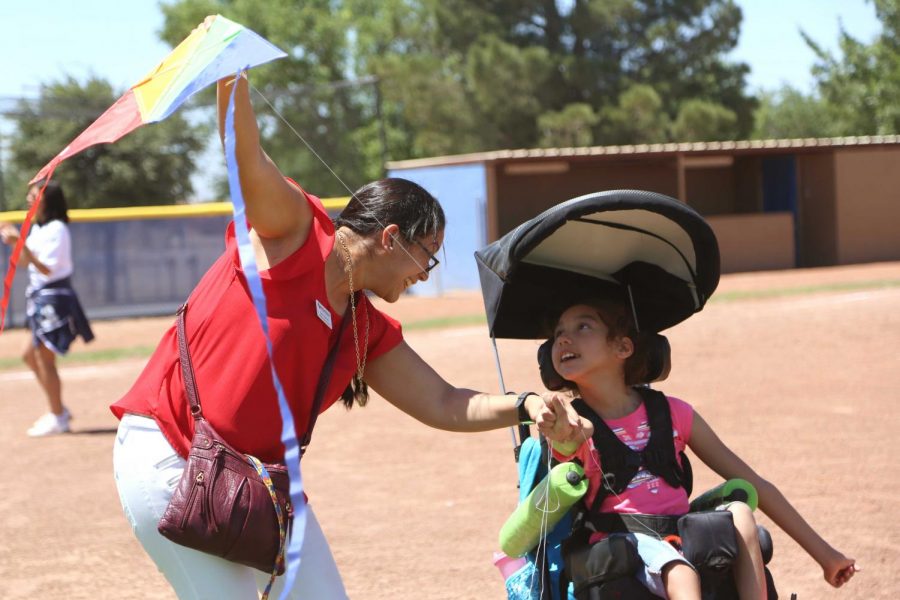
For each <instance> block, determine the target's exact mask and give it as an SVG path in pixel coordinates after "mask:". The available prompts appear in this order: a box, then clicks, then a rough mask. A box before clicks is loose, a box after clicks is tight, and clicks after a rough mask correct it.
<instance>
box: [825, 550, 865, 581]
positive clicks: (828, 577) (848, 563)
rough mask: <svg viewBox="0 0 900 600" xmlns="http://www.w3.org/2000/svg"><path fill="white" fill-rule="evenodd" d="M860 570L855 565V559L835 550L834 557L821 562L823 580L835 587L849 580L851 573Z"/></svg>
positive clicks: (851, 576)
mask: <svg viewBox="0 0 900 600" xmlns="http://www.w3.org/2000/svg"><path fill="white" fill-rule="evenodd" d="M861 570H862V569H860V568H859V567H857V566H856V560H854V559H852V558H847V557H846V556H844V555H843V554H841V553H840V552H836V554H835V556H834V557H832V558H830V559H828V560H827V561H825V562H824V563H822V573H823V574H824V576H825V581H827V582H828V583H830V584H831V585H833V586H834V587H836V588H839V587H841V586H842V585H844V584H845V583H847V582H848V581H850V579H852V578H853V575H854V574H855V573H856V572H857V571H861Z"/></svg>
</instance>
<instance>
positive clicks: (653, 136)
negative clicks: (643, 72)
mask: <svg viewBox="0 0 900 600" xmlns="http://www.w3.org/2000/svg"><path fill="white" fill-rule="evenodd" d="M601 122H602V126H601V131H602V134H601V138H600V139H601V143H603V144H605V145H609V144H652V143H658V142H665V141H668V138H669V117H668V115H667V114H666V112H665V110H663V102H662V98H660V97H659V94H657V93H656V90H654V89H653V88H652V87H651V86H649V85H644V84H638V85H634V86H631V87H630V88H628V89H627V90H625V91H624V92H622V94H621V95H620V96H619V102H618V104H617V105H616V106H613V107H609V108H607V109H606V110H604V112H603V116H602V118H601Z"/></svg>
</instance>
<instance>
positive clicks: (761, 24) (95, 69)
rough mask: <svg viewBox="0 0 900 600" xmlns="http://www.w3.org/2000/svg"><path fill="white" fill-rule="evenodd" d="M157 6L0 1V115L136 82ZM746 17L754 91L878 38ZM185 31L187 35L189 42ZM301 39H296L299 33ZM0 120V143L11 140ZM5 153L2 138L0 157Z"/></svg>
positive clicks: (757, 13) (817, 21) (865, 26)
mask: <svg viewBox="0 0 900 600" xmlns="http://www.w3.org/2000/svg"><path fill="white" fill-rule="evenodd" d="M159 4H160V3H159V0H78V1H74V0H42V1H40V2H37V1H33V0H0V24H2V26H3V29H4V32H5V34H4V35H3V36H2V37H0V56H2V57H3V58H4V62H5V64H4V66H3V69H2V76H0V109H2V108H3V107H4V106H10V104H11V103H12V102H13V99H15V98H21V97H27V98H34V97H36V96H37V94H38V90H39V84H40V83H41V82H47V81H56V80H59V79H62V78H63V77H64V76H66V75H72V76H74V77H75V78H76V79H78V80H79V81H84V80H85V79H86V78H88V77H89V76H91V75H96V76H99V77H102V78H104V79H107V80H109V81H110V83H112V84H113V86H114V87H115V88H117V89H121V90H124V89H126V88H128V87H130V86H131V85H133V84H134V83H135V82H137V81H139V80H140V79H141V78H142V77H143V76H144V75H145V74H146V73H148V72H149V71H150V70H151V69H152V68H153V67H154V66H156V64H157V63H158V62H159V61H160V60H162V58H163V57H165V56H166V54H168V52H169V47H168V46H167V45H165V44H164V43H162V42H160V41H159V39H158V37H157V32H158V31H159V30H160V29H161V28H162V11H161V10H160V9H159ZM738 4H739V5H740V6H741V8H742V10H743V14H744V20H743V23H742V26H741V35H740V39H739V42H738V46H737V48H736V49H735V50H734V51H733V53H732V54H731V57H732V58H733V59H735V60H739V61H743V62H746V63H748V64H749V65H750V68H751V71H750V74H749V76H748V80H747V81H748V84H749V88H750V90H751V91H753V92H755V91H759V90H761V89H765V90H773V89H776V88H778V87H781V85H782V84H784V83H790V84H791V85H792V86H794V87H795V88H798V89H800V90H801V91H804V92H809V91H812V90H813V80H812V76H811V75H810V67H811V66H812V64H813V62H814V59H815V57H814V55H813V53H812V52H811V51H810V50H809V48H807V46H806V44H805V43H804V41H803V39H802V38H801V37H800V28H802V29H803V30H804V31H806V32H807V33H808V34H810V35H811V36H812V38H813V39H814V40H816V41H817V42H819V43H820V44H821V45H822V46H824V47H825V48H828V49H831V50H836V48H837V39H838V31H839V22H842V23H843V26H844V28H845V29H846V30H847V31H848V32H849V33H850V34H851V35H853V36H854V37H856V38H858V39H860V40H861V41H864V42H869V41H871V40H872V39H873V38H874V37H875V36H876V35H877V33H878V31H879V23H878V20H877V19H876V18H875V10H874V7H873V6H872V4H871V2H867V1H866V0H738ZM188 33H189V32H187V31H186V32H185V36H187V34H188ZM298 35H301V32H298ZM9 131H10V126H9V123H8V122H7V123H4V122H2V120H0V136H3V135H4V134H5V133H9ZM3 150H7V147H6V146H5V145H4V144H3V140H2V139H0V151H3Z"/></svg>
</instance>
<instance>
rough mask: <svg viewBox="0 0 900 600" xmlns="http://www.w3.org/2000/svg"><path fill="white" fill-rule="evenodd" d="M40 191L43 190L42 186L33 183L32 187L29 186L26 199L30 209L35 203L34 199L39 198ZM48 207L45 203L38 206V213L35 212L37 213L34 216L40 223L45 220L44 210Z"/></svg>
mask: <svg viewBox="0 0 900 600" xmlns="http://www.w3.org/2000/svg"><path fill="white" fill-rule="evenodd" d="M40 192H41V188H40V186H37V185H33V186H31V187H30V188H28V194H26V195H25V201H26V202H28V208H29V209H30V208H31V207H32V206H33V205H34V201H35V200H37V197H38V194H39V193H40ZM46 208H47V207H46V206H45V204H44V203H41V205H40V206H39V207H38V209H37V213H35V215H34V218H35V220H36V221H37V222H38V223H40V222H41V221H43V220H44V211H45V210H46Z"/></svg>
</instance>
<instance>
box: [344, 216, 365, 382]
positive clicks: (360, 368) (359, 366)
mask: <svg viewBox="0 0 900 600" xmlns="http://www.w3.org/2000/svg"><path fill="white" fill-rule="evenodd" d="M337 238H338V241H339V242H340V243H341V247H342V248H343V249H344V256H345V257H346V259H347V278H348V279H349V280H350V318H351V319H352V322H353V347H354V349H355V350H356V376H357V377H358V378H359V379H360V380H362V378H363V372H364V371H365V370H366V356H367V355H368V350H369V309H368V307H365V311H366V340H365V344H364V345H363V350H362V358H360V352H359V332H358V330H357V328H356V299H355V298H354V293H353V263H352V262H351V260H350V249H349V248H348V247H347V241H346V240H345V239H344V234H343V233H340V232H338V234H337Z"/></svg>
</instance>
